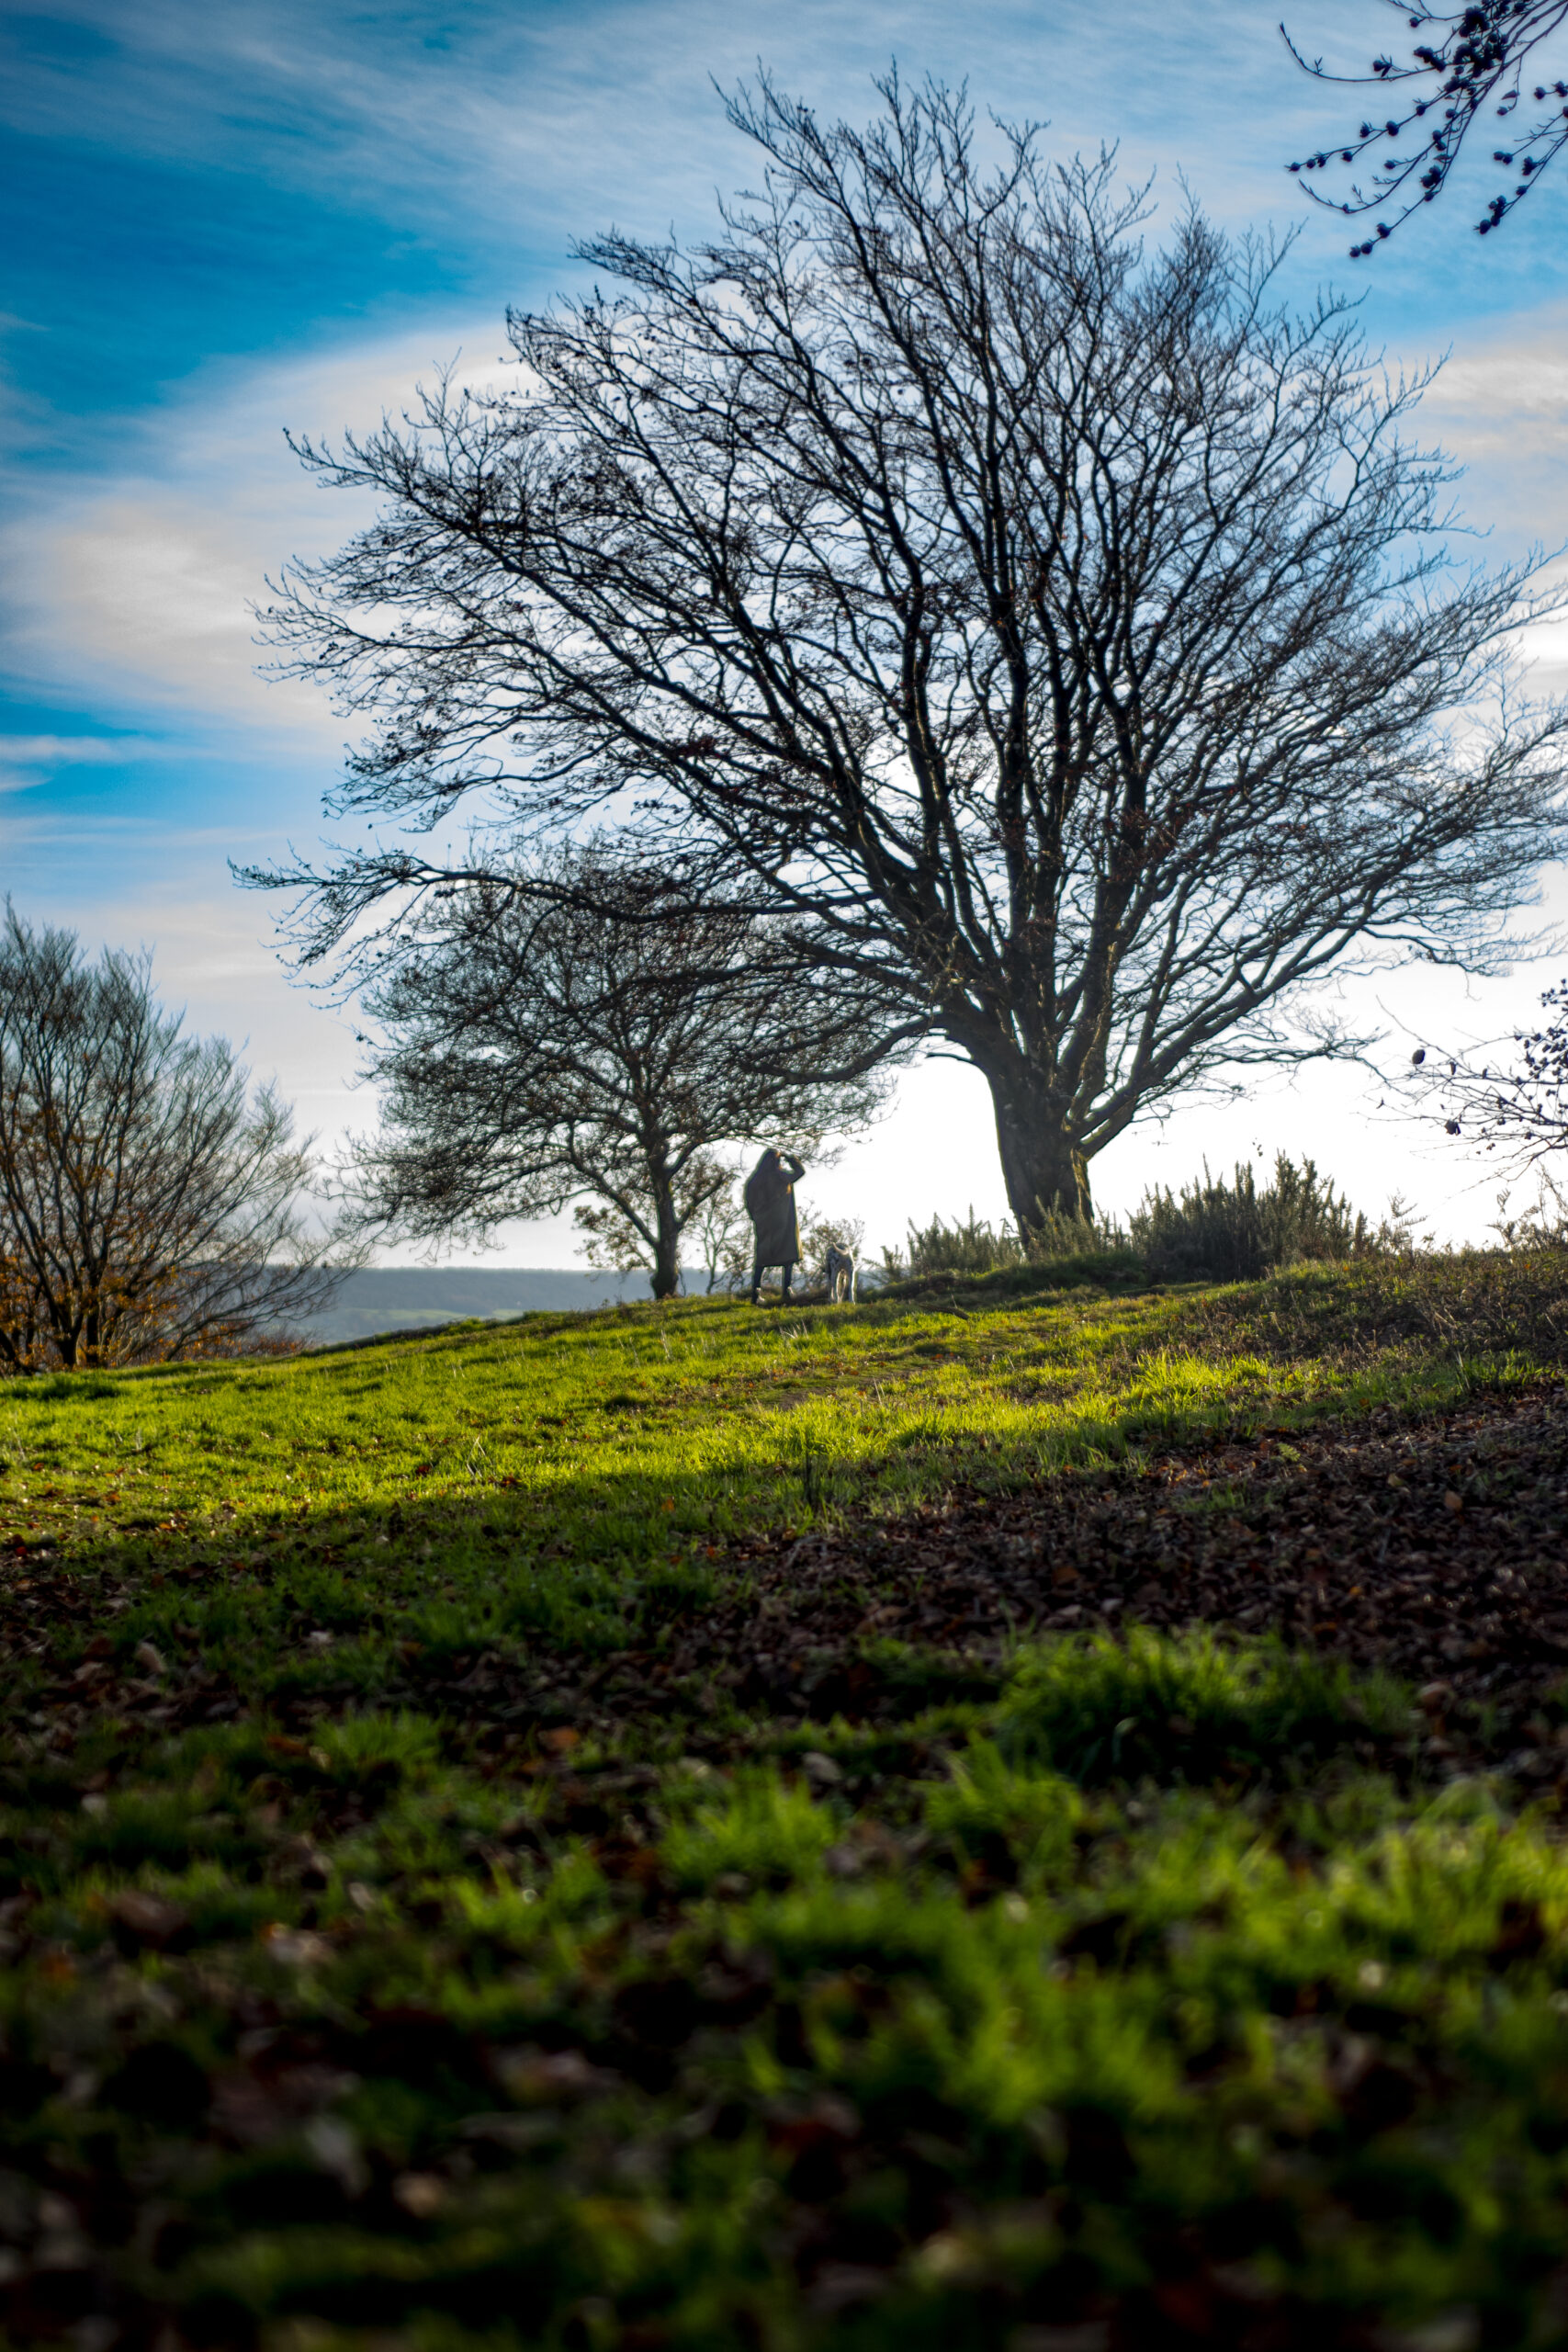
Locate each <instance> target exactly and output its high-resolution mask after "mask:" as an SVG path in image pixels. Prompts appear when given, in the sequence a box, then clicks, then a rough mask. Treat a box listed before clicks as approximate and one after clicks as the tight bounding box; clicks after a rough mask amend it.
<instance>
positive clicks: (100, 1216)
mask: <svg viewBox="0 0 1568 2352" xmlns="http://www.w3.org/2000/svg"><path fill="white" fill-rule="evenodd" d="M180 1028H181V1024H180V1021H179V1019H178V1017H177V1016H175V1017H171V1016H170V1015H167V1014H165V1013H163V1012H160V1011H159V1009H158V1006H157V1003H156V1001H155V1000H154V998H153V994H152V979H151V973H150V968H149V964H148V960H147V959H146V958H145V957H144V956H143V957H134V956H118V955H113V954H106V955H105V956H102V957H101V958H100V960H99V961H98V962H97V963H96V965H94V964H89V963H88V961H87V960H86V958H85V956H84V955H83V952H82V949H81V946H80V944H79V943H78V941H77V940H76V938H75V936H74V935H73V933H70V932H64V931H53V930H45V931H42V932H34V931H33V930H32V929H31V928H30V927H29V926H28V924H27V923H25V922H23V921H22V920H21V918H20V917H19V916H18V915H17V913H16V912H15V911H14V910H12V909H11V908H10V906H9V905H7V908H6V922H5V927H4V930H3V932H0V1364H4V1365H6V1366H7V1367H8V1368H9V1369H10V1370H11V1371H13V1372H26V1371H38V1370H42V1369H45V1368H47V1367H49V1366H51V1365H54V1366H63V1367H66V1368H71V1367H76V1366H85V1365H94V1364H98V1365H102V1364H116V1363H162V1362H164V1361H166V1360H168V1359H169V1358H172V1357H175V1356H185V1355H200V1354H212V1353H219V1352H231V1351H233V1350H235V1349H236V1348H239V1347H241V1346H243V1344H245V1343H246V1342H247V1341H250V1340H254V1339H256V1338H257V1337H258V1336H259V1335H261V1334H264V1333H271V1332H276V1331H277V1330H278V1329H280V1328H283V1327H287V1326H288V1324H290V1323H291V1322H293V1321H295V1320H297V1319H298V1318H299V1317H301V1316H304V1315H308V1314H310V1312H312V1311H313V1310H314V1308H316V1307H317V1306H320V1305H321V1304H322V1303H324V1300H325V1298H326V1296H327V1295H329V1294H330V1291H331V1289H332V1286H333V1283H334V1282H335V1281H336V1279H337V1275H336V1272H335V1270H334V1269H333V1267H331V1266H330V1265H329V1264H328V1262H327V1258H326V1244H325V1243H324V1241H310V1240H308V1239H307V1238H306V1237H305V1234H304V1232H303V1230H302V1227H301V1222H300V1218H299V1215H298V1214H297V1207H296V1204H297V1202H298V1200H299V1194H300V1192H301V1189H302V1187H303V1186H304V1184H305V1182H306V1181H307V1178H308V1174H309V1165H310V1163H309V1159H308V1157H307V1152H306V1149H305V1148H296V1147H295V1146H294V1144H293V1142H292V1114H290V1112H289V1110H288V1107H287V1105H286V1104H284V1103H281V1102H280V1101H279V1100H278V1097H277V1095H276V1091H274V1090H273V1089H271V1088H268V1087H263V1088H260V1089H258V1090H257V1091H256V1092H255V1094H254V1097H251V1098H250V1099H249V1100H247V1073H246V1071H245V1070H244V1069H242V1068H240V1067H239V1066H238V1064H237V1063H236V1062H235V1060H234V1057H233V1055H232V1053H231V1050H230V1047H229V1046H228V1045H227V1044H226V1043H225V1042H224V1040H223V1039H222V1038H218V1037H215V1038H209V1039H207V1040H206V1041H204V1042H197V1040H195V1039H193V1038H188V1037H185V1036H182V1035H181V1034H180Z"/></svg>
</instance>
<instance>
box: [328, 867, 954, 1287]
mask: <svg viewBox="0 0 1568 2352" xmlns="http://www.w3.org/2000/svg"><path fill="white" fill-rule="evenodd" d="M801 932H802V926H801V925H800V924H798V923H790V922H781V921H780V920H779V919H778V918H777V917H772V918H770V917H759V916H758V915H756V914H755V913H754V912H752V911H751V910H749V909H748V908H746V907H744V906H740V907H737V906H733V905H727V904H725V903H724V902H723V901H722V900H717V899H707V900H706V901H705V902H704V903H695V902H694V901H693V900H692V899H690V898H688V897H686V896H684V895H683V894H682V892H681V891H680V890H679V889H678V888H676V887H675V886H673V885H672V884H671V883H670V882H669V881H668V880H667V879H666V880H658V879H650V878H649V877H646V876H640V875H637V874H636V873H631V872H627V871H626V870H625V869H622V868H619V867H617V865H615V861H614V859H613V858H612V857H609V856H606V854H604V851H603V850H602V849H599V850H591V851H586V852H565V853H559V854H557V855H556V856H555V857H554V858H553V859H551V860H550V861H549V862H548V864H547V865H544V866H543V867H541V868H537V869H536V870H535V871H533V872H532V873H527V872H522V871H519V872H515V873H513V875H511V876H508V877H505V878H502V877H499V876H497V877H492V878H491V879H489V880H479V881H475V882H471V883H468V884H467V885H466V886H464V887H463V888H460V889H457V888H454V889H452V890H451V891H450V892H449V893H448V895H446V897H444V898H440V899H437V898H431V899H427V900H426V901H425V903H424V910H423V916H422V917H418V918H415V917H412V916H410V917H407V918H405V920H404V922H403V923H402V925H401V927H400V930H399V932H398V933H396V934H395V944H393V945H392V946H391V948H390V958H391V960H390V963H389V967H388V968H387V969H386V970H385V972H384V975H383V977H381V978H378V979H375V980H371V981H369V982H367V985H366V989H365V994H364V1001H365V1003H366V1005H367V1010H368V1011H369V1012H371V1013H372V1014H373V1015H374V1016H375V1017H376V1018H377V1019H378V1021H379V1022H380V1023H382V1024H383V1026H384V1028H385V1031H386V1035H387V1042H386V1043H385V1044H384V1045H383V1046H380V1047H379V1048H378V1049H377V1050H376V1051H374V1052H373V1053H372V1055H371V1057H370V1059H369V1063H368V1071H369V1075H370V1076H371V1077H372V1078H374V1079H375V1080H377V1081H378V1083H379V1084H381V1085H382V1086H383V1087H385V1089H386V1090H387V1100H386V1110H385V1119H384V1125H383V1128H382V1132H381V1134H380V1135H379V1136H378V1137H377V1138H376V1139H375V1140H374V1141H373V1142H371V1143H370V1144H368V1145H367V1147H366V1148H364V1149H363V1150H362V1151H361V1153H360V1154H359V1156H358V1161H357V1169H356V1179H355V1182H356V1186H357V1190H358V1192H359V1193H360V1196H361V1199H362V1200H363V1202H364V1204H365V1215H366V1216H367V1217H368V1218H369V1219H371V1220H373V1221H374V1222H375V1223H377V1224H378V1225H379V1226H381V1227H385V1228H387V1229H389V1230H392V1231H396V1232H398V1233H400V1234H403V1235H407V1236H410V1237H412V1238H417V1239H423V1240H434V1239H437V1238H445V1237H446V1236H448V1235H450V1234H452V1233H454V1232H467V1233H471V1234H477V1235H479V1236H481V1237H482V1236H484V1235H485V1234H487V1233H488V1232H489V1231H490V1230H491V1229H492V1228H493V1227H495V1226H496V1225H497V1224H498V1223H500V1222H501V1221H502V1220H503V1219H505V1218H508V1217H514V1216H544V1215H548V1214H552V1213H554V1212H555V1211H557V1210H558V1209H560V1208H561V1207H562V1206H564V1204H566V1203H567V1202H568V1201H570V1200H572V1199H574V1198H575V1199H576V1200H577V1201H578V1203H579V1206H578V1211H577V1221H578V1224H579V1226H580V1227H581V1229H582V1231H583V1232H584V1233H585V1234H586V1235H587V1237H588V1243H589V1255H590V1257H591V1259H592V1261H593V1262H595V1263H599V1264H608V1265H614V1266H617V1267H620V1268H622V1269H623V1270H625V1269H628V1268H630V1267H632V1266H634V1265H642V1266H646V1267H647V1268H648V1269H649V1272H650V1274H651V1276H652V1283H653V1291H654V1295H655V1296H656V1297H659V1298H665V1297H668V1296H670V1295H671V1294H672V1293H673V1292H674V1291H676V1290H677V1289H678V1288H679V1286H680V1279H681V1257H680V1252H681V1243H682V1236H683V1235H684V1234H685V1232H686V1231H687V1229H688V1227H691V1226H693V1224H694V1222H695V1223H697V1224H698V1225H699V1226H700V1225H701V1223H702V1221H703V1220H704V1218H705V1216H708V1215H709V1214H710V1213H711V1212H713V1211H714V1210H715V1209H716V1206H717V1204H719V1202H720V1201H721V1199H722V1196H723V1195H725V1194H726V1193H728V1191H729V1189H730V1188H731V1187H732V1184H733V1170H732V1168H731V1167H730V1165H729V1164H728V1160H727V1159H726V1158H725V1157H724V1156H723V1153H722V1151H721V1148H720V1147H722V1146H724V1145H727V1144H731V1143H737V1142H739V1141H742V1140H745V1139H748V1138H750V1139H752V1140H755V1139H757V1138H759V1137H767V1138H769V1139H772V1138H773V1137H774V1136H780V1135H783V1136H787V1137H789V1138H790V1139H791V1140H792V1141H793V1142H794V1143H795V1146H796V1147H797V1148H799V1149H801V1150H803V1151H811V1150H814V1149H815V1148H817V1147H818V1145H819V1144H820V1142H821V1140H822V1138H823V1136H825V1135H826V1134H828V1133H829V1132H830V1131H832V1130H835V1129H838V1130H841V1129H843V1128H845V1127H848V1126H852V1125H855V1124H856V1123H857V1121H860V1120H862V1119H864V1118H866V1117H868V1116H869V1115H870V1114H871V1113H872V1112H873V1110H874V1107H875V1104H876V1102H877V1100H878V1097H879V1095H880V1093H881V1091H883V1089H884V1087H885V1085H886V1080H887V1077H888V1075H889V1074H890V1069H891V1059H896V1058H897V1052H898V1048H899V1046H900V1044H901V1043H906V1042H908V1041H907V1039H906V1040H900V1039H898V1038H897V1037H896V1036H894V1035H891V1034H890V1026H889V1015H888V1012H887V1008H886V1005H884V1004H882V1003H881V1002H879V1001H877V999H876V998H875V996H874V992H873V991H871V990H869V989H866V988H864V987H851V986H845V987H843V988H840V989H832V990H824V989H823V988H822V987H821V986H820V984H819V977H818V970H817V967H816V966H815V964H814V962H813V960H812V958H811V956H810V955H809V953H808V952H807V944H806V943H805V942H804V941H803V940H802V937H801ZM890 1057H891V1059H890Z"/></svg>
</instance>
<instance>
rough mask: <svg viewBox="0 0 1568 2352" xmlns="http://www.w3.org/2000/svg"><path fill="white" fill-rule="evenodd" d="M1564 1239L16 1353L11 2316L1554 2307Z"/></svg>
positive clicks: (586, 2349)
mask: <svg viewBox="0 0 1568 2352" xmlns="http://www.w3.org/2000/svg"><path fill="white" fill-rule="evenodd" d="M1565 1314H1568V1266H1565V1265H1564V1264H1563V1262H1562V1261H1559V1260H1556V1259H1552V1258H1550V1257H1544V1256H1543V1257H1539V1258H1533V1259H1521V1260H1513V1261H1510V1260H1506V1259H1500V1258H1493V1259H1485V1258H1476V1259H1472V1260H1453V1261H1438V1262H1436V1263H1433V1264H1430V1265H1413V1266H1396V1265H1378V1264H1372V1265H1368V1266H1362V1267H1359V1268H1328V1269H1319V1270H1313V1271H1306V1272H1299V1273H1294V1274H1292V1275H1289V1276H1284V1277H1280V1278H1279V1279H1278V1280H1275V1281H1273V1282H1270V1283H1261V1284H1255V1285H1250V1286H1238V1287H1232V1288H1229V1289H1221V1290H1214V1289H1202V1288H1196V1287H1194V1288H1184V1289H1179V1290H1173V1291H1161V1290H1154V1289H1150V1288H1148V1287H1146V1286H1145V1284H1144V1283H1143V1282H1142V1278H1141V1276H1140V1274H1139V1272H1138V1270H1137V1269H1136V1267H1135V1266H1134V1264H1132V1263H1131V1262H1130V1261H1082V1262H1079V1263H1077V1264H1076V1265H1073V1266H1068V1267H1066V1268H1064V1269H1060V1270H1057V1271H1056V1272H1055V1274H1053V1275H1050V1276H1046V1275H1043V1274H1041V1273H1038V1272H1036V1273H1034V1274H1022V1275H1020V1274H1013V1275H1010V1276H1007V1277H998V1278H993V1279H992V1280H990V1281H988V1282H982V1283H969V1284H965V1285H962V1286H958V1287H954V1286H953V1285H952V1284H947V1283H944V1284H941V1285H938V1286H936V1287H935V1289H934V1290H933V1288H932V1286H931V1285H925V1286H922V1288H921V1289H920V1290H919V1291H917V1292H909V1293H906V1294H905V1295H884V1296H883V1297H880V1298H878V1299H876V1300H874V1301H873V1302H871V1303H869V1304H867V1305H864V1306H862V1307H860V1308H857V1309H853V1310H846V1309H833V1308H827V1307H816V1308H792V1309H790V1310H788V1311H783V1312H781V1311H779V1310H776V1309H775V1310H772V1311H765V1312H762V1313H760V1314H758V1313H753V1312H752V1311H751V1310H750V1309H749V1308H747V1307H745V1306H739V1305H736V1304H735V1303H733V1302H731V1301H728V1300H705V1299H696V1300H688V1301H681V1302H677V1303H675V1304H674V1305H671V1306H666V1307H663V1308H659V1307H655V1306H651V1305H649V1306H623V1307H620V1308H615V1309H611V1310H607V1311H605V1312H604V1313H602V1314H598V1315H593V1316H587V1317H583V1316H560V1315H549V1314H536V1315H531V1316H528V1317H525V1318H523V1319H522V1320H520V1321H518V1322H515V1323H509V1324H499V1325H498V1324H493V1323H492V1324H485V1325H478V1324H476V1325H470V1326H466V1327H459V1328H456V1329H449V1330H447V1331H445V1332H443V1333H440V1334H438V1335H435V1336H433V1337H429V1338H422V1339H417V1340H398V1341H395V1342H386V1341H371V1342H367V1343H364V1344H361V1345H359V1346H357V1347H352V1348H345V1349H343V1350H341V1351H337V1352H333V1353H325V1354H321V1355H316V1356H311V1357H307V1358H300V1359H294V1360H280V1361H265V1362H256V1363H240V1364H213V1365H197V1366H187V1367H180V1368H175V1369H169V1370H160V1371H154V1372H143V1373H137V1374H120V1375H114V1376H102V1377H100V1376H96V1375H87V1376H84V1375H77V1376H74V1377H72V1378H60V1379H52V1380H39V1381H34V1382H30V1383H26V1384H13V1385H10V1386H8V1387H6V1388H3V1389H0V1546H3V1547H4V1548H3V1552H0V1557H3V1559H4V1563H5V1565H4V1566H3V1567H0V1624H3V1627H4V1634H5V1641H6V1649H5V1655H4V1660H3V1663H0V1674H3V1676H4V1695H5V1707H6V1714H5V1724H6V1742H5V1747H4V1749H3V1751H0V1758H3V1760H0V1807H3V1810H0V1957H3V1958H4V1959H5V1961H6V1969H5V1971H4V1974H3V1977H0V2329H3V2330H4V2331H5V2335H6V2340H8V2341H12V2342H16V2343H17V2344H23V2343H32V2342H41V2341H44V2340H48V2341H51V2342H58V2341H59V2340H61V2339H62V2337H64V2338H65V2339H66V2340H68V2341H69V2342H70V2343H72V2344H73V2346H79V2347H83V2352H111V2347H112V2346H115V2345H118V2344H121V2343H123V2344H125V2345H126V2346H141V2345H143V2344H146V2345H148V2346H152V2345H153V2344H158V2345H161V2346H186V2345H189V2346H230V2345H232V2346H247V2347H248V2346H252V2345H261V2346H266V2347H269V2352H270V2347H276V2352H327V2347H330V2346H336V2345H338V2344H342V2345H344V2346H349V2345H359V2346H365V2347H367V2352H369V2347H370V2346H372V2344H374V2346H375V2347H376V2352H385V2347H387V2346H389V2344H390V2343H391V2342H392V2341H393V2340H394V2339H395V2340H396V2341H397V2342H398V2343H402V2342H404V2341H406V2342H407V2343H408V2344H409V2345H410V2346H411V2347H412V2346H418V2347H423V2346H430V2347H433V2352H434V2347H437V2346H439V2347H446V2346H454V2347H456V2346H470V2345H471V2346H479V2345H480V2344H481V2343H482V2344H483V2345H485V2346H487V2347H488V2346H501V2345H505V2344H517V2345H529V2346H533V2345H548V2346H561V2347H562V2352H569V2348H570V2352H580V2348H581V2352H597V2347H609V2346H616V2347H625V2352H634V2347H636V2348H638V2352H654V2347H659V2346H670V2347H687V2346H691V2347H696V2346H702V2347H715V2348H717V2347H728V2346H756V2347H765V2352H775V2347H776V2352H795V2347H803V2348H804V2347H809V2346H819V2345H820V2346H834V2347H838V2346H845V2347H853V2348H854V2352H861V2347H865V2352H873V2347H881V2346H895V2345H896V2346H898V2347H899V2352H906V2347H913V2346H931V2347H933V2352H934V2347H937V2346H941V2347H942V2352H947V2347H952V2346H976V2347H979V2346H987V2347H989V2346H998V2345H999V2346H1008V2347H1010V2352H1132V2347H1134V2346H1135V2347H1137V2352H1145V2347H1156V2352H1158V2347H1164V2346H1183V2345H1192V2344H1200V2343H1201V2344H1211V2343H1217V2344H1225V2345H1232V2346H1236V2347H1238V2352H1245V2347H1255V2352H1273V2347H1293V2346H1302V2347H1306V2346H1313V2347H1314V2352H1315V2347H1319V2346H1346V2347H1349V2346H1358V2347H1372V2346H1381V2347H1385V2352H1398V2348H1399V2347H1406V2352H1465V2347H1466V2346H1474V2347H1477V2348H1478V2352H1479V2347H1481V2346H1505V2345H1514V2344H1517V2345H1521V2346H1523V2345H1529V2346H1548V2345H1553V2344H1558V2343H1562V2342H1564V2341H1568V2291H1565V2290H1568V2264H1565V2261H1564V2254H1563V2239H1562V2211H1563V2201H1564V2196H1565V2193H1568V1860H1565V1859H1564V1856H1563V1851H1562V1838H1561V1830H1560V1823H1561V1819H1562V1806H1563V1804H1564V1803H1565V1802H1568V1707H1565V1706H1564V1703H1563V1698H1562V1684H1563V1679H1564V1675H1565V1672H1568V1560H1565V1557H1564V1548H1563V1540H1562V1539H1563V1507H1564V1501H1565V1499H1568V1423H1565V1422H1564V1418H1563V1411H1562V1407H1563V1401H1564V1393H1563V1387H1562V1361H1563V1351H1564V1344H1565V1335H1564V1329H1563V1325H1564V1316H1565Z"/></svg>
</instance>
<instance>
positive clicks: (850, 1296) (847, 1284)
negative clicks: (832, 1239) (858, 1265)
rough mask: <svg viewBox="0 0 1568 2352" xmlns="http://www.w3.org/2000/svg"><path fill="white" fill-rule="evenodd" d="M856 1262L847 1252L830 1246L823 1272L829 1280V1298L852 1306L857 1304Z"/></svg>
mask: <svg viewBox="0 0 1568 2352" xmlns="http://www.w3.org/2000/svg"><path fill="white" fill-rule="evenodd" d="M823 1272H824V1274H825V1276H826V1278H827V1283H828V1296H829V1299H831V1300H834V1301H836V1302H840V1303H842V1302H844V1301H847V1302H848V1304H849V1305H850V1306H853V1305H854V1303H855V1272H856V1269H855V1261H854V1260H853V1259H852V1257H851V1255H850V1253H849V1251H848V1250H839V1249H836V1248H833V1247H832V1246H829V1250H828V1256H827V1261H826V1263H825V1264H824V1267H823Z"/></svg>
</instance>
